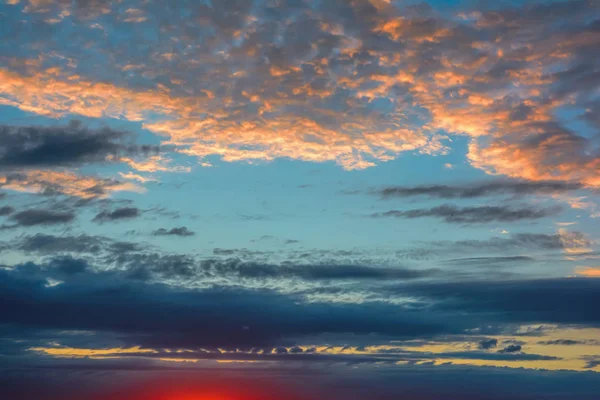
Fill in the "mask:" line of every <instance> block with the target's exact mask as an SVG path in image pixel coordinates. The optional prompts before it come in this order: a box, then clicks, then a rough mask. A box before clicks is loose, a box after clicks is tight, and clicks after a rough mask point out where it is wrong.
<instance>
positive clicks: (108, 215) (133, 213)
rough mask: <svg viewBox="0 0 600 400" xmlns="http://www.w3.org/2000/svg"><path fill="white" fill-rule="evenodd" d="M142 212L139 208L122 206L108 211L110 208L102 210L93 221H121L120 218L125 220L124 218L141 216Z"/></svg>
mask: <svg viewBox="0 0 600 400" xmlns="http://www.w3.org/2000/svg"><path fill="white" fill-rule="evenodd" d="M140 214H141V213H140V210H139V209H138V208H135V207H122V208H117V209H115V210H113V211H108V210H105V211H102V212H100V213H98V214H97V215H96V216H95V217H94V219H93V221H94V222H99V223H103V222H112V221H119V220H124V219H132V218H137V217H139V216H140Z"/></svg>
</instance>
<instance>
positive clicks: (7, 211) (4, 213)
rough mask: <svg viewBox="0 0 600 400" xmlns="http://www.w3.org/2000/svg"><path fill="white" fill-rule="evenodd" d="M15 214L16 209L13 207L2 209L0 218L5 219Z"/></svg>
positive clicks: (0, 209) (0, 208) (3, 207)
mask: <svg viewBox="0 0 600 400" xmlns="http://www.w3.org/2000/svg"><path fill="white" fill-rule="evenodd" d="M13 212H15V209H14V208H13V207H11V206H2V207H0V217H5V216H7V215H10V214H12V213H13Z"/></svg>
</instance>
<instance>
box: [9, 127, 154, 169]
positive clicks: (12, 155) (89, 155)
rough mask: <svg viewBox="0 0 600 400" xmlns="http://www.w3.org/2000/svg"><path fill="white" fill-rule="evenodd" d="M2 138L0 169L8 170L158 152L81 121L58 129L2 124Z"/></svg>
mask: <svg viewBox="0 0 600 400" xmlns="http://www.w3.org/2000/svg"><path fill="white" fill-rule="evenodd" d="M0 136H1V137H2V142H1V143H0V168H1V169H8V170H14V169H22V168H37V169H39V168H52V167H63V166H80V165H82V164H87V163H98V162H105V161H111V160H113V161H116V160H119V158H120V157H121V156H122V155H133V154H137V153H142V154H149V153H156V152H157V151H158V149H157V148H152V147H150V146H137V145H135V144H134V143H133V141H132V135H131V134H128V133H126V132H122V131H116V130H113V129H109V128H103V129H97V130H90V129H87V128H84V127H83V125H82V124H81V122H79V121H71V123H69V124H68V125H67V126H59V127H42V126H7V125H0ZM128 139H129V140H128Z"/></svg>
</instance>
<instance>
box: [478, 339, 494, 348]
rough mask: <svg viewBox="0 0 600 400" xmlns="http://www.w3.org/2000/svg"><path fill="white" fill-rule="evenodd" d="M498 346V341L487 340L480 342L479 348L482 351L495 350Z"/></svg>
mask: <svg viewBox="0 0 600 400" xmlns="http://www.w3.org/2000/svg"><path fill="white" fill-rule="evenodd" d="M497 345H498V340H497V339H485V340H482V341H480V342H479V348H480V349H484V350H487V349H491V348H494V347H496V346H497Z"/></svg>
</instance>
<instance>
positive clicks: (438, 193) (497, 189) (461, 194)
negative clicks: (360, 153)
mask: <svg viewBox="0 0 600 400" xmlns="http://www.w3.org/2000/svg"><path fill="white" fill-rule="evenodd" d="M582 187H583V185H582V184H580V183H574V182H560V181H542V182H524V181H492V182H481V183H470V184H463V185H429V186H391V187H386V188H383V189H379V190H376V191H374V192H373V193H374V194H377V195H379V196H381V197H383V198H386V199H388V198H395V197H412V196H427V197H436V198H442V199H472V198H477V197H485V196H494V195H517V196H522V195H528V194H554V193H562V192H567V191H572V190H577V189H581V188H582Z"/></svg>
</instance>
